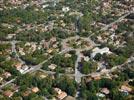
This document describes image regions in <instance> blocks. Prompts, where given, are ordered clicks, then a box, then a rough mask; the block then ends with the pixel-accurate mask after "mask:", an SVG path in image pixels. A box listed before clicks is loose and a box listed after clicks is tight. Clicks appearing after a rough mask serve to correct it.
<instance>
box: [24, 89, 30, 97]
mask: <svg viewBox="0 0 134 100" xmlns="http://www.w3.org/2000/svg"><path fill="white" fill-rule="evenodd" d="M30 93H31V91H29V90H27V91H25V92H24V93H23V96H24V97H27V96H29V94H30Z"/></svg>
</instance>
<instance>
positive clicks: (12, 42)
mask: <svg viewBox="0 0 134 100" xmlns="http://www.w3.org/2000/svg"><path fill="white" fill-rule="evenodd" d="M10 43H11V45H12V52H14V53H15V56H16V58H17V59H18V60H19V61H20V62H21V63H22V64H25V62H24V61H23V60H22V59H21V58H20V56H19V55H18V53H17V51H16V43H17V41H15V40H13V41H11V42H10Z"/></svg>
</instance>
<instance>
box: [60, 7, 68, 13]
mask: <svg viewBox="0 0 134 100" xmlns="http://www.w3.org/2000/svg"><path fill="white" fill-rule="evenodd" d="M69 10H70V8H69V7H63V8H62V11H63V12H68V11H69Z"/></svg>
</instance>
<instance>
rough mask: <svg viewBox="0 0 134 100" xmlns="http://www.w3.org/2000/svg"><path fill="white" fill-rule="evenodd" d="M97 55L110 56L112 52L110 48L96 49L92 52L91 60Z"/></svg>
mask: <svg viewBox="0 0 134 100" xmlns="http://www.w3.org/2000/svg"><path fill="white" fill-rule="evenodd" d="M97 53H100V54H104V53H107V54H110V53H111V52H110V51H109V48H108V47H105V48H102V49H99V48H98V47H96V48H94V49H93V50H92V54H91V58H94V57H95V55H96V54H97Z"/></svg>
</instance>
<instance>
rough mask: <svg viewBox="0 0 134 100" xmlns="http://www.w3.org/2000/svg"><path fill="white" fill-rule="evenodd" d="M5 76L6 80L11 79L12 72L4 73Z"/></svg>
mask: <svg viewBox="0 0 134 100" xmlns="http://www.w3.org/2000/svg"><path fill="white" fill-rule="evenodd" d="M3 75H4V76H5V78H9V77H11V76H12V75H11V73H10V72H5V73H3Z"/></svg>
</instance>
